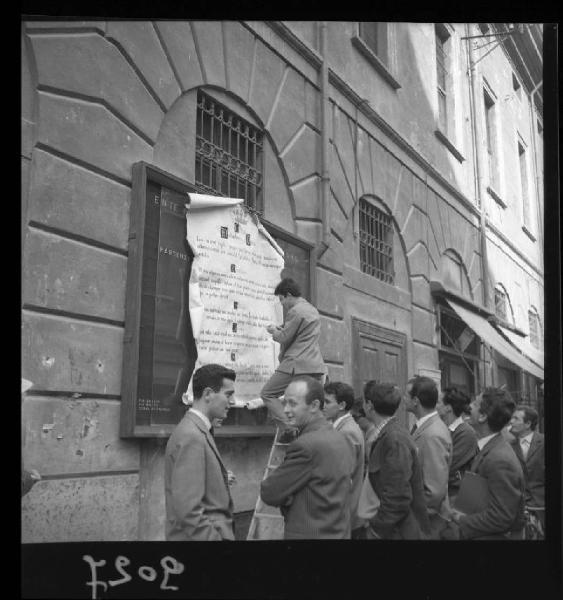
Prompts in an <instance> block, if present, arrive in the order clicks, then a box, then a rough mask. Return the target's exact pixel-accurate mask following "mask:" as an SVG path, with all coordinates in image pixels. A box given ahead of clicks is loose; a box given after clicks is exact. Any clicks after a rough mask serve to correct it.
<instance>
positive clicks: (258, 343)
mask: <svg viewBox="0 0 563 600" xmlns="http://www.w3.org/2000/svg"><path fill="white" fill-rule="evenodd" d="M189 196H190V204H189V205H188V206H187V207H186V208H187V209H188V212H187V214H186V221H187V239H188V243H189V244H190V247H191V249H192V251H193V253H194V260H193V264H192V270H191V276H190V282H189V297H190V303H189V311H190V318H191V323H192V330H193V334H194V339H195V342H196V346H197V353H198V360H197V363H196V367H195V368H196V369H197V368H198V367H200V366H201V365H204V364H208V363H219V364H221V365H224V366H226V367H229V368H231V369H233V370H234V371H235V372H236V374H237V379H236V386H235V390H236V391H235V405H236V406H239V407H240V406H246V404H247V403H248V402H249V401H253V402H256V401H257V400H258V399H259V394H260V390H261V389H262V386H263V385H264V383H266V381H267V380H268V379H269V378H270V376H271V375H272V373H273V372H274V370H275V367H276V363H277V355H278V351H279V346H278V344H277V343H276V342H274V341H273V340H272V338H271V335H270V334H269V333H268V332H267V331H266V326H267V325H269V324H272V323H273V324H276V325H279V324H281V322H282V320H283V315H282V310H281V305H280V303H279V302H278V299H277V298H276V296H275V295H274V293H273V292H274V289H275V287H276V285H277V284H278V283H279V281H280V277H281V271H282V269H283V267H284V258H283V251H282V250H281V248H280V247H279V246H278V245H277V244H276V243H275V241H274V240H273V239H272V238H271V236H270V235H269V234H268V232H267V231H266V230H265V229H264V227H263V226H262V224H261V223H260V221H259V220H258V218H257V217H256V216H255V215H253V214H251V213H250V212H249V211H248V210H247V208H246V207H245V206H244V205H243V204H242V202H243V201H242V200H240V199H237V198H223V197H218V196H206V195H204V194H190V195H189ZM184 398H185V400H187V403H188V404H189V403H191V401H192V394H191V382H190V387H189V388H188V392H187V394H185V396H184Z"/></svg>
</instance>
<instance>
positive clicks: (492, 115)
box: [483, 90, 500, 192]
mask: <svg viewBox="0 0 563 600" xmlns="http://www.w3.org/2000/svg"><path fill="white" fill-rule="evenodd" d="M483 102H484V107H485V143H486V146H487V155H488V159H489V160H488V162H489V184H490V186H491V187H492V188H493V189H494V190H495V191H496V192H499V191H500V185H499V169H498V156H497V136H496V118H497V117H496V109H495V101H494V100H493V97H492V95H491V94H489V93H488V92H487V90H483Z"/></svg>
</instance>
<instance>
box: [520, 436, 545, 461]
mask: <svg viewBox="0 0 563 600" xmlns="http://www.w3.org/2000/svg"><path fill="white" fill-rule="evenodd" d="M518 445H520V444H518ZM539 445H540V440H539V436H538V434H537V433H536V432H535V431H534V435H533V436H532V443H531V444H530V447H529V448H528V454H527V456H526V462H529V461H530V458H532V455H533V454H535V452H536V451H537V449H538V448H539Z"/></svg>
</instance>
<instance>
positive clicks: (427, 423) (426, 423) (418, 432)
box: [413, 414, 440, 440]
mask: <svg viewBox="0 0 563 600" xmlns="http://www.w3.org/2000/svg"><path fill="white" fill-rule="evenodd" d="M436 418H440V417H439V416H438V415H437V414H436V415H432V416H431V417H430V418H429V419H426V421H424V423H423V424H422V425H421V426H420V427H417V428H416V431H415V432H414V433H413V439H415V440H416V439H418V438H419V437H420V435H421V433H422V432H423V431H424V430H425V429H427V428H428V427H430V425H431V424H432V423H434V420H435V419H436Z"/></svg>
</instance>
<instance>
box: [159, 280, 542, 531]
mask: <svg viewBox="0 0 563 600" xmlns="http://www.w3.org/2000/svg"><path fill="white" fill-rule="evenodd" d="M275 294H276V295H277V296H278V297H279V299H280V302H281V303H282V306H283V307H284V325H283V326H281V327H276V326H273V325H272V326H269V327H268V331H269V333H270V334H271V335H272V337H273V339H274V340H276V341H278V342H279V343H280V355H279V366H278V369H277V370H276V372H275V373H274V374H273V375H272V378H271V379H270V380H269V381H268V382H267V383H266V384H265V386H264V388H263V390H262V393H261V397H262V400H263V403H264V404H265V405H266V406H267V407H268V409H269V412H270V415H271V416H272V417H273V419H274V422H275V423H276V424H277V426H278V427H279V428H280V429H282V430H283V436H282V440H284V442H285V443H287V448H286V454H285V458H284V461H283V462H282V464H281V465H280V466H278V467H277V468H276V469H275V470H273V471H272V472H271V473H270V474H269V475H268V477H267V478H265V479H264V480H263V481H262V483H261V485H260V495H261V497H262V500H263V501H264V502H265V503H266V504H269V505H271V506H276V507H279V509H280V511H281V513H282V515H283V516H284V537H285V539H372V540H377V539H405V540H411V539H413V540H420V539H522V531H523V527H524V524H525V521H524V510H525V506H527V505H528V506H534V507H536V508H542V507H543V506H544V468H545V467H544V450H543V435H542V434H540V433H538V432H536V426H537V413H536V412H535V411H534V410H533V409H531V408H529V407H527V406H518V407H516V406H515V403H514V401H513V400H512V398H511V396H510V395H509V394H508V393H507V392H506V391H505V390H503V389H499V388H487V389H485V390H484V391H483V392H482V393H481V394H479V395H478V396H477V397H476V398H475V399H474V400H473V401H472V402H471V401H470V399H469V397H468V396H467V395H465V394H464V393H463V392H462V391H460V390H457V389H455V388H449V389H446V390H445V391H444V392H443V394H442V395H441V397H439V396H440V394H439V391H438V388H437V386H436V383H435V382H434V381H433V380H432V379H430V378H428V377H422V376H417V377H414V378H412V379H411V380H410V381H409V382H408V384H407V389H406V390H405V393H402V392H401V391H400V390H399V388H398V387H397V386H396V385H395V384H394V383H379V382H377V381H375V380H372V381H368V382H367V383H366V384H365V386H364V389H363V397H362V398H358V399H355V397H354V392H353V389H352V387H351V386H350V385H348V384H346V383H342V382H329V383H326V384H325V385H323V380H324V377H325V374H326V367H325V365H324V362H323V361H322V356H321V353H320V349H319V346H318V339H319V334H320V325H319V317H318V313H317V311H316V309H315V308H314V307H312V306H311V305H310V304H309V303H308V302H307V301H306V300H304V299H303V298H301V297H300V296H301V295H300V290H299V287H298V286H297V284H296V283H295V282H294V281H293V280H290V279H284V280H282V281H281V282H280V284H279V285H278V286H277V287H276V290H275ZM235 380H236V374H235V372H234V371H232V370H231V369H228V368H225V367H223V366H221V365H215V364H210V365H205V366H203V367H201V368H200V369H198V370H197V371H196V372H195V374H194V377H193V386H192V387H193V396H194V402H193V406H192V407H191V408H190V409H189V410H188V411H187V413H186V415H185V416H184V418H183V419H182V421H181V422H180V423H179V424H178V426H177V428H176V429H175V431H174V432H173V433H172V435H171V437H170V439H169V441H168V444H167V447H166V458H165V497H166V539H168V540H172V541H174V540H205V541H211V540H233V539H234V530H233V501H232V498H231V493H230V489H229V487H230V483H231V482H230V479H229V472H228V470H227V469H226V467H225V465H224V463H223V460H222V458H221V455H220V454H219V452H218V450H217V447H216V445H215V442H214V439H213V435H212V425H213V423H214V421H215V420H222V419H224V418H225V417H226V414H227V411H228V409H229V406H230V405H231V404H232V398H233V395H234V385H235ZM282 395H283V402H282V401H281V400H280V397H281V396H282ZM402 401H404V406H405V408H406V410H407V411H408V412H410V413H412V414H413V415H414V417H415V423H414V425H413V427H412V429H411V431H409V430H408V429H407V427H406V419H405V418H404V416H398V415H397V411H398V409H399V406H400V404H401V402H402ZM509 425H510V431H511V435H510V434H508V433H507V429H508V426H509ZM509 437H510V438H511V439H510V441H509ZM468 472H469V473H470V474H471V475H476V476H479V478H480V479H481V480H482V481H483V482H484V485H485V494H484V499H483V503H482V506H481V507H480V508H479V509H478V510H476V511H471V512H470V513H469V514H465V513H464V512H462V511H461V510H459V509H458V508H456V500H457V496H458V494H460V497H461V495H462V493H463V492H460V489H461V488H463V484H462V480H463V478H464V475H465V474H466V473H468ZM460 499H461V498H460ZM539 514H540V517H541V518H542V523H544V521H543V512H540V513H539Z"/></svg>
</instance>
